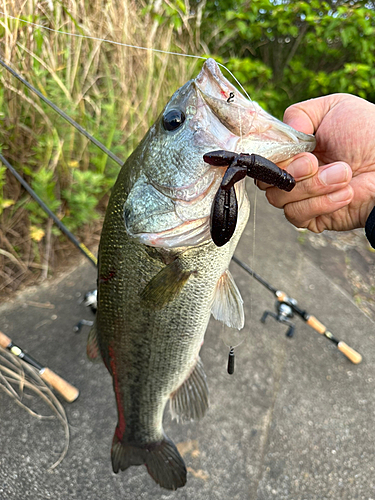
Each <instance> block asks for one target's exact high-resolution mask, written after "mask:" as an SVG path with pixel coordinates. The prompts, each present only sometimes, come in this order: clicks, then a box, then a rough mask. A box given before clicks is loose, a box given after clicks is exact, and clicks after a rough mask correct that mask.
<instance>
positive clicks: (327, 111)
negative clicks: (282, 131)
mask: <svg viewBox="0 0 375 500" xmlns="http://www.w3.org/2000/svg"><path fill="white" fill-rule="evenodd" d="M284 121H285V122H286V123H288V124H289V125H290V126H292V127H294V128H296V129H297V130H300V131H303V132H305V133H315V137H316V141H317V146H316V149H315V150H314V154H311V153H302V154H299V155H297V156H295V157H294V158H293V161H291V162H289V164H288V165H286V164H285V162H284V163H283V164H280V165H281V166H282V167H283V168H285V169H286V170H287V171H288V172H289V173H291V174H292V175H293V176H294V177H295V179H296V181H297V185H296V187H295V189H294V190H293V191H292V192H291V193H285V192H284V191H280V190H279V189H277V188H274V187H269V186H267V185H265V184H261V185H260V188H261V189H265V190H266V196H267V199H268V201H269V202H270V203H271V205H273V206H275V207H277V208H283V209H284V212H285V216H286V218H287V219H288V220H289V221H290V222H291V223H292V224H294V225H295V226H297V227H306V228H308V229H309V230H310V231H313V232H316V233H320V232H322V231H324V230H326V229H328V230H334V231H347V230H350V229H354V228H357V227H364V226H365V223H366V220H367V218H368V216H369V214H370V212H371V210H372V209H373V207H374V205H375V137H374V124H375V105H374V104H371V103H369V102H367V101H365V100H364V99H361V98H359V97H355V96H352V95H349V94H333V95H329V96H326V97H320V98H317V99H311V100H309V101H305V102H302V103H298V104H295V105H293V106H291V107H289V108H288V109H287V110H286V112H285V115H284Z"/></svg>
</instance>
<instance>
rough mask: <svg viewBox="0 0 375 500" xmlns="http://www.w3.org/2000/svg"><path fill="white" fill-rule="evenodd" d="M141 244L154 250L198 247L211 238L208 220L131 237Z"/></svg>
mask: <svg viewBox="0 0 375 500" xmlns="http://www.w3.org/2000/svg"><path fill="white" fill-rule="evenodd" d="M133 237H134V238H136V239H137V240H138V241H139V242H140V243H141V244H143V245H147V246H150V247H156V248H166V249H172V248H180V247H192V246H198V245H200V244H202V243H204V242H206V241H209V240H210V238H211V235H210V218H209V217H204V218H203V219H198V220H194V221H187V222H184V223H183V224H181V225H179V226H177V227H175V228H172V229H168V230H166V231H162V232H160V233H138V234H136V235H133Z"/></svg>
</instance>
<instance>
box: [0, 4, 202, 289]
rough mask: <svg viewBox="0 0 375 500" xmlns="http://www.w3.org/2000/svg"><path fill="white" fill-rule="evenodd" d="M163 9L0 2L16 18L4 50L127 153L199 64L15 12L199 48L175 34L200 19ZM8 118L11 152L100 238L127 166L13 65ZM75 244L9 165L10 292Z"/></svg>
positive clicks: (4, 112) (4, 245)
mask: <svg viewBox="0 0 375 500" xmlns="http://www.w3.org/2000/svg"><path fill="white" fill-rule="evenodd" d="M164 7H165V6H164ZM169 8H170V9H172V10H173V8H172V7H169ZM158 9H159V10H158ZM160 9H161V7H160V5H159V6H158V4H156V3H155V4H153V3H149V2H147V3H145V4H144V5H142V3H140V2H137V3H135V2H132V1H130V0H122V1H121V2H110V1H109V2H101V1H99V0H93V1H88V0H72V1H69V2H67V1H64V0H63V1H56V2H52V1H51V0H48V1H44V2H38V3H36V2H35V1H32V0H26V1H18V0H0V10H1V11H2V12H4V13H5V14H6V15H5V16H4V15H0V56H1V57H2V58H3V59H4V60H5V62H6V63H7V64H9V65H11V66H12V67H13V68H14V69H15V70H16V71H17V72H18V73H19V74H21V75H22V76H23V77H24V78H25V79H26V80H27V81H29V82H30V83H31V84H32V85H34V86H35V87H36V88H37V89H38V90H39V91H40V92H42V93H43V94H44V95H45V96H47V97H48V98H49V99H51V100H52V101H53V102H54V103H55V104H57V105H58V106H59V107H60V108H61V109H63V110H64V111H65V112H67V113H68V114H69V115H70V116H72V117H73V118H74V119H75V120H76V121H77V122H78V123H79V124H81V125H82V126H83V127H85V128H86V129H87V130H88V131H89V132H90V133H92V134H93V135H94V136H95V137H97V138H98V139H99V140H100V141H102V142H103V143H104V144H105V145H106V146H107V147H108V148H109V149H110V150H111V151H113V152H114V153H115V154H116V155H117V156H119V157H120V158H123V159H124V160H125V159H126V157H127V156H128V155H129V154H130V153H131V151H132V150H133V149H134V147H135V146H136V145H137V144H138V142H139V141H140V139H141V138H142V137H143V135H144V134H145V132H146V131H147V130H148V128H149V127H150V125H151V124H152V123H153V121H154V120H155V119H156V117H157V116H158V114H159V112H160V111H161V109H162V108H163V107H164V105H165V104H166V102H167V101H168V98H169V97H170V96H171V95H172V93H173V92H174V91H175V90H176V89H177V88H178V87H179V86H181V85H182V84H183V83H185V82H186V81H187V80H188V79H189V78H190V77H191V75H192V73H193V71H194V70H195V69H196V65H197V62H196V60H191V59H190V60H189V59H187V58H182V57H175V56H171V55H169V54H161V53H155V52H152V51H145V50H139V49H134V48H130V47H126V46H120V45H113V44H110V43H107V42H103V41H99V40H92V39H89V38H82V37H70V36H67V35H63V34H60V33H55V32H53V31H48V30H45V29H42V28H39V27H35V26H31V25H29V24H25V23H22V22H20V21H19V20H15V19H11V18H10V17H7V15H11V16H14V17H17V18H20V19H23V20H27V21H30V22H33V23H35V24H39V25H43V26H45V27H48V28H52V29H54V30H61V31H65V32H69V33H74V34H78V35H84V36H85V37H88V36H93V37H97V38H100V39H107V40H114V41H118V42H121V43H124V44H131V45H137V46H143V47H148V48H158V49H161V50H172V51H178V52H185V51H186V52H194V51H196V52H197V50H196V43H197V40H196V39H195V37H193V35H192V34H191V35H189V33H190V32H189V30H188V29H187V30H184V34H183V35H181V36H176V33H178V29H177V30H176V29H175V28H176V26H177V27H178V25H180V24H181V23H185V25H187V26H188V23H189V22H190V21H189V19H188V18H186V17H184V13H183V9H182V10H177V9H175V10H173V12H172V13H173V15H170V16H169V17H165V16H164V17H163V16H162V15H161V13H165V11H164V10H163V11H161V10H160ZM172 13H171V14H172ZM195 22H196V21H195ZM191 33H193V31H192V30H191ZM0 119H1V126H0V147H1V149H2V153H3V154H4V156H6V157H7V159H8V160H9V161H10V162H11V163H12V164H13V166H14V167H15V168H16V169H17V170H18V171H19V172H20V173H22V175H23V176H24V177H25V179H26V180H27V182H29V183H30V184H31V186H32V187H33V189H34V190H35V191H36V192H37V194H38V195H39V196H40V197H41V198H42V199H43V200H44V201H45V202H46V203H47V205H48V206H49V207H50V208H51V209H52V210H53V211H55V213H57V214H58V216H59V217H60V218H61V219H62V221H63V222H64V224H66V225H67V226H68V228H70V229H71V230H73V231H75V232H76V233H77V234H78V237H80V238H82V239H86V243H88V244H92V243H95V239H96V241H97V239H98V237H97V235H98V233H99V231H100V227H101V222H100V221H101V217H102V213H103V208H104V207H105V204H106V199H107V197H108V192H109V190H110V187H111V186H112V184H113V182H114V180H115V178H116V177H117V173H118V170H119V167H118V166H117V164H114V163H113V162H112V160H110V159H108V158H107V157H106V155H105V154H104V153H102V152H101V151H99V150H97V149H96V147H95V146H93V145H91V144H89V143H88V140H87V139H86V138H85V137H83V136H81V135H80V134H79V133H78V132H77V131H76V130H75V129H73V128H72V127H70V126H68V125H67V124H66V123H65V122H64V121H63V120H62V119H61V118H60V117H58V116H57V115H56V114H54V112H53V110H51V109H49V108H48V107H47V106H46V105H45V104H44V103H43V102H41V101H40V100H39V98H38V97H36V96H34V95H33V94H32V93H31V92H30V91H28V89H26V88H24V87H23V85H22V84H21V83H20V82H18V81H17V80H15V78H14V77H12V75H10V74H9V73H7V72H6V71H5V70H0ZM93 234H94V235H96V236H95V238H94V239H93V238H92V237H89V238H87V236H88V235H93ZM66 245H67V244H66V242H65V241H64V239H62V238H61V236H60V235H59V233H58V231H57V230H56V229H55V228H54V227H53V226H52V225H51V224H50V222H48V220H47V216H46V215H45V214H44V212H43V211H42V210H41V209H40V208H39V207H38V206H37V204H36V203H35V202H33V201H30V197H29V196H28V195H27V194H26V193H25V192H24V190H23V189H22V188H21V187H20V186H19V185H18V183H17V181H16V180H15V179H13V178H12V177H11V174H10V173H9V172H6V170H5V169H4V168H3V167H2V166H1V167H0V248H1V249H3V250H4V251H3V252H0V293H8V292H9V291H13V290H16V289H18V288H19V287H20V286H21V285H22V284H25V283H27V282H29V281H30V280H31V281H34V280H35V279H40V278H45V277H46V276H47V274H48V270H49V269H50V268H51V265H54V264H56V263H57V262H58V261H59V260H61V259H62V258H63V257H62V254H63V253H64V252H66ZM10 256H11V257H10Z"/></svg>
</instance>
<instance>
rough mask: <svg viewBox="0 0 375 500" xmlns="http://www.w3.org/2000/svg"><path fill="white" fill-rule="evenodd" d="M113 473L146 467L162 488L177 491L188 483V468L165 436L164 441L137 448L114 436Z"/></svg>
mask: <svg viewBox="0 0 375 500" xmlns="http://www.w3.org/2000/svg"><path fill="white" fill-rule="evenodd" d="M111 458H112V468H113V472H115V473H116V474H117V472H118V471H119V470H120V469H121V470H126V469H127V468H128V467H130V466H131V465H143V464H144V465H146V467H147V471H148V473H149V474H150V476H151V477H152V478H153V479H154V481H156V482H157V483H158V484H159V485H160V486H161V487H162V488H166V489H168V490H176V489H177V488H181V487H182V486H184V485H185V483H186V467H185V463H184V461H183V459H182V457H181V455H180V454H179V452H178V450H177V448H176V446H175V444H174V443H173V442H172V441H171V440H170V439H169V438H168V437H167V436H164V439H163V440H162V441H158V442H157V443H149V444H147V445H142V446H139V445H138V446H137V445H136V444H132V443H128V442H122V441H120V440H119V439H118V437H117V436H116V434H115V436H114V438H113V442H112V450H111Z"/></svg>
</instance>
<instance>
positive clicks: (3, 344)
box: [0, 332, 12, 349]
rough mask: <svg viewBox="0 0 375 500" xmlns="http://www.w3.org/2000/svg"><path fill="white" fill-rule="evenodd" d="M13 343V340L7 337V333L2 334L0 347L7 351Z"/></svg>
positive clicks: (0, 333) (0, 334)
mask: <svg viewBox="0 0 375 500" xmlns="http://www.w3.org/2000/svg"><path fill="white" fill-rule="evenodd" d="M11 343H12V340H11V339H10V338H9V337H7V336H6V335H5V333H3V332H0V347H3V348H4V349H6V348H7V347H8V345H10V344H11Z"/></svg>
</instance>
